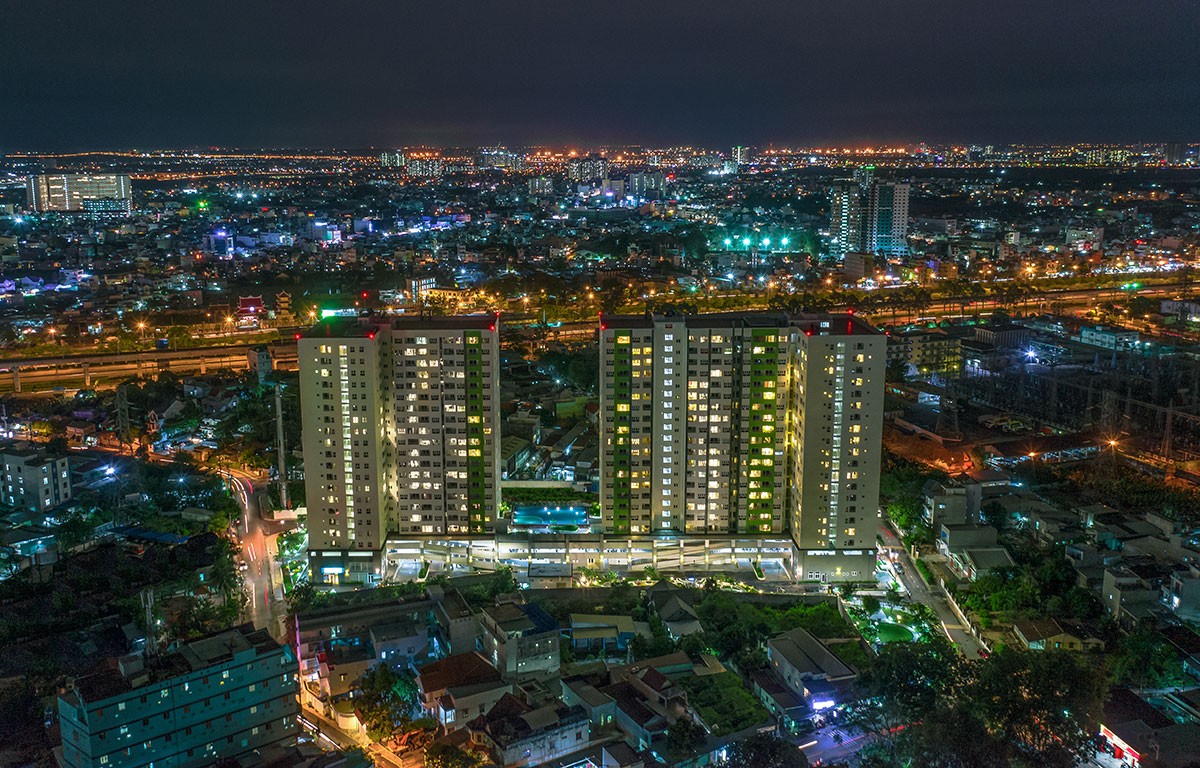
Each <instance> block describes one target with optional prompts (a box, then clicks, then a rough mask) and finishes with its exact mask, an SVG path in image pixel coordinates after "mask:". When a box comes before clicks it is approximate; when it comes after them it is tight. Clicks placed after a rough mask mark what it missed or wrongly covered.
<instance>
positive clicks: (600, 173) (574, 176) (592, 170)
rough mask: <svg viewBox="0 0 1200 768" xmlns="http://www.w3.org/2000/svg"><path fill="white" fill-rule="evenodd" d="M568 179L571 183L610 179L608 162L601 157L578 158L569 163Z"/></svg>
mask: <svg viewBox="0 0 1200 768" xmlns="http://www.w3.org/2000/svg"><path fill="white" fill-rule="evenodd" d="M567 177H568V178H569V179H571V181H595V180H596V179H603V178H607V177H608V160H606V159H604V158H603V157H600V156H599V155H588V156H587V157H577V158H574V159H573V160H570V161H568V162H567Z"/></svg>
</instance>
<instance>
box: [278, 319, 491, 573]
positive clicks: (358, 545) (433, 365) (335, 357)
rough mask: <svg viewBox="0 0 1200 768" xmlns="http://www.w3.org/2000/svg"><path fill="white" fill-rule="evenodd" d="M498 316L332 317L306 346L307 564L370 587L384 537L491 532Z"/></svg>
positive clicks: (302, 368) (302, 377) (302, 349)
mask: <svg viewBox="0 0 1200 768" xmlns="http://www.w3.org/2000/svg"><path fill="white" fill-rule="evenodd" d="M497 323H498V318H497V317H496V316H494V315H478V316H464V317H430V318H423V317H404V318H331V319H330V320H328V321H325V322H322V323H321V324H319V325H317V326H316V327H315V328H314V329H313V330H312V331H310V332H309V333H308V334H306V335H305V336H304V337H303V338H301V339H300V341H299V361H300V392H301V402H302V403H303V405H302V417H303V425H304V437H303V444H304V461H305V482H306V491H307V499H308V531H309V560H310V569H311V572H312V574H313V577H314V578H316V579H318V580H322V581H327V582H341V581H352V582H360V581H367V582H370V581H374V580H376V579H377V578H378V571H379V568H380V563H381V559H382V550H383V546H384V542H385V539H386V537H387V536H388V535H389V534H399V535H412V536H421V535H442V536H445V535H467V534H481V533H488V532H490V531H492V530H493V526H494V516H495V514H496V512H497V509H498V507H499V490H498V483H499V478H500V468H499V455H500V453H499V449H498V445H499V438H500V421H499V403H498V392H497V390H498V388H499V366H500V349H499V333H498V329H497Z"/></svg>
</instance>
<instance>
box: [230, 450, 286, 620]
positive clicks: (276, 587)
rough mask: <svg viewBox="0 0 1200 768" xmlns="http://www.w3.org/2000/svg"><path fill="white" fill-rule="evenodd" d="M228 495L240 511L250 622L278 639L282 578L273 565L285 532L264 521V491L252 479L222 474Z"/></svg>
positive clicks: (283, 527) (282, 525)
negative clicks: (228, 484)
mask: <svg viewBox="0 0 1200 768" xmlns="http://www.w3.org/2000/svg"><path fill="white" fill-rule="evenodd" d="M222 474H223V475H224V476H225V478H226V479H227V480H229V481H230V483H231V486H232V487H231V491H232V493H233V496H234V498H235V499H237V502H238V504H239V505H240V506H241V508H242V525H241V538H242V558H243V560H244V561H245V562H246V565H247V566H248V567H247V569H246V570H245V571H242V577H243V578H244V579H245V588H246V593H247V595H248V597H249V599H250V620H251V621H252V622H254V626H256V627H265V628H266V629H267V631H269V632H270V633H271V634H272V635H273V636H278V633H279V623H278V618H279V617H280V616H282V615H283V610H284V606H283V574H282V572H281V571H280V568H279V564H278V563H277V562H275V554H276V544H275V540H276V536H277V535H278V534H279V533H280V532H282V531H284V530H287V526H286V524H285V523H283V522H275V521H271V520H264V519H263V518H262V516H261V515H260V514H259V510H260V509H261V507H260V505H265V504H266V503H267V499H266V495H267V492H266V488H265V486H264V487H259V488H256V487H255V486H254V480H253V479H252V478H251V476H249V475H247V474H245V473H242V472H223V473H222Z"/></svg>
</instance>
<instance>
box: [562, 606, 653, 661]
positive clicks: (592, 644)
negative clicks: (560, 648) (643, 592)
mask: <svg viewBox="0 0 1200 768" xmlns="http://www.w3.org/2000/svg"><path fill="white" fill-rule="evenodd" d="M567 633H568V635H569V637H570V639H571V647H572V648H573V649H574V650H575V651H578V652H580V653H585V654H586V653H596V652H604V653H614V652H615V653H624V652H625V651H626V650H627V649H628V648H629V643H630V642H631V641H632V640H633V638H634V637H636V636H637V634H638V632H637V626H636V623H635V622H634V620H633V618H632V617H629V616H608V615H602V614H592V613H572V614H571V616H570V627H569V629H568V630H567Z"/></svg>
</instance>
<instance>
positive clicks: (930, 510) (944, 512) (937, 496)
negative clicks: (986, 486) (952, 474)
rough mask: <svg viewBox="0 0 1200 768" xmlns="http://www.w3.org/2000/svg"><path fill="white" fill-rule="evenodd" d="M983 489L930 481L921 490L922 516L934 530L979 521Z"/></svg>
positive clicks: (977, 486) (972, 485)
mask: <svg viewBox="0 0 1200 768" xmlns="http://www.w3.org/2000/svg"><path fill="white" fill-rule="evenodd" d="M982 490H983V489H982V488H981V487H980V486H979V485H977V484H975V483H968V484H962V483H956V482H952V481H948V480H947V481H944V482H943V481H940V480H929V481H927V482H926V483H925V485H924V487H923V488H922V489H921V495H922V497H923V500H924V506H923V511H922V516H923V517H924V518H925V522H926V523H927V524H928V525H929V527H930V528H931V529H932V530H935V531H936V530H939V528H940V527H941V526H942V525H943V524H946V525H962V524H965V523H973V522H976V521H978V520H979V507H980V503H981V500H982Z"/></svg>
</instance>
